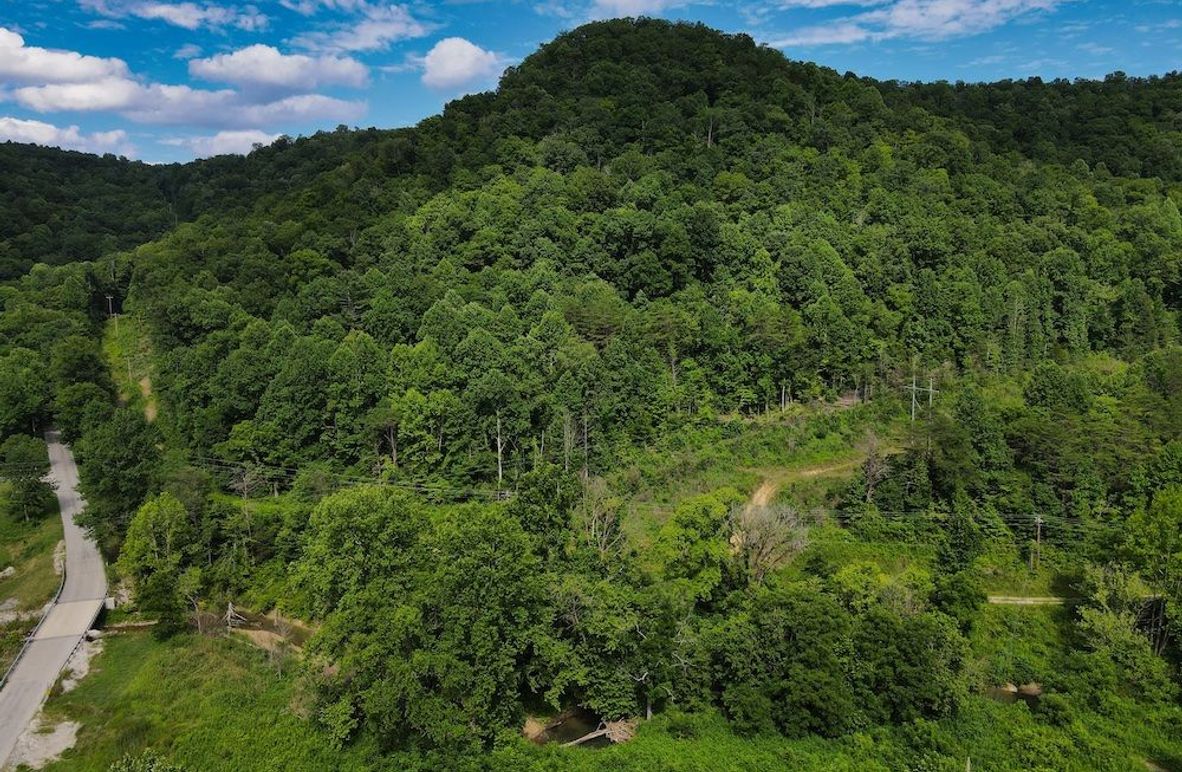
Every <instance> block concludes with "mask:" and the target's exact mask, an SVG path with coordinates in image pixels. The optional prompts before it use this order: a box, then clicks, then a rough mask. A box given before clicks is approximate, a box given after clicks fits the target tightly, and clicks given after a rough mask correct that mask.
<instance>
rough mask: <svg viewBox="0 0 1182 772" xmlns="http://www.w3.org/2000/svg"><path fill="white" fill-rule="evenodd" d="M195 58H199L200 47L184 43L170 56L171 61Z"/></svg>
mask: <svg viewBox="0 0 1182 772" xmlns="http://www.w3.org/2000/svg"><path fill="white" fill-rule="evenodd" d="M195 56H201V46H199V45H197V44H195V43H186V44H185V45H183V46H181V47H180V48H178V49H177V50H176V53H175V54H173V55H172V58H173V59H192V58H193V57H195Z"/></svg>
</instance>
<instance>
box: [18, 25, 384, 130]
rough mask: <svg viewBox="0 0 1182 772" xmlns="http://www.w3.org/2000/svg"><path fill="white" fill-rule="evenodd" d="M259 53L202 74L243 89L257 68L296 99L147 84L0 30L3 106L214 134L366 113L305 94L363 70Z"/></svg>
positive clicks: (215, 63)
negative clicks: (111, 115) (249, 69)
mask: <svg viewBox="0 0 1182 772" xmlns="http://www.w3.org/2000/svg"><path fill="white" fill-rule="evenodd" d="M256 48H258V49H264V50H263V51H261V52H260V51H257V50H256V51H254V52H253V54H249V55H248V56H247V57H245V58H242V57H239V58H235V56H236V55H235V54H231V55H229V56H227V57H224V58H221V59H219V58H218V57H213V58H211V59H205V60H202V62H203V63H204V65H203V66H204V67H206V68H208V73H207V74H210V75H216V76H217V77H218V78H220V79H223V80H226V81H231V82H232V81H239V82H242V83H247V81H249V80H250V77H249V75H248V74H247V73H245V71H244V69H243V68H244V66H245V65H250V64H253V65H254V66H256V67H257V68H258V72H257V73H256V77H254V79H253V81H252V82H253V83H254V84H263V85H268V86H272V87H284V88H288V89H290V90H291V91H295V92H297V93H295V94H293V95H289V96H285V97H284V98H282V99H279V98H276V97H277V96H278V95H277V94H276V93H274V90H273V89H272V90H270V91H268V90H266V89H262V90H259V89H253V90H252V89H246V90H244V91H238V90H234V89H218V90H211V89H197V88H192V87H190V86H185V85H168V84H163V83H150V82H144V81H142V80H140V79H138V78H136V77H134V76H133V75H132V73H131V72H130V71H129V70H128V67H127V65H126V64H125V63H124V62H123V61H122V60H120V59H101V58H98V57H93V56H84V55H82V54H78V53H75V52H72V51H49V50H47V49H43V48H36V47H30V46H26V45H25V42H24V39H23V38H22V37H21V36H20V35H18V34H17V33H15V32H12V31H11V30H8V29H4V28H0V83H3V84H4V86H5V87H4V88H0V101H15V102H17V103H19V104H20V105H22V106H24V107H27V108H29V109H31V110H35V111H37V112H40V113H50V112H59V111H67V110H68V111H73V112H115V113H119V114H120V115H123V116H125V117H127V118H129V119H131V120H133V121H138V122H141V123H157V124H168V125H186V124H187V125H192V126H209V127H212V128H218V129H261V128H264V127H269V126H274V125H277V124H283V123H285V122H294V121H298V122H312V121H337V122H343V121H355V120H357V119H358V118H360V117H361V116H362V115H364V114H365V111H366V108H367V105H366V104H365V102H362V101H347V100H343V99H335V98H333V97H329V96H325V95H323V94H315V93H303V92H305V91H307V90H308V88H307V87H310V86H312V85H315V84H317V83H357V84H359V83H361V82H363V80H364V77H365V68H364V66H362V65H361V64H359V63H357V62H355V61H353V60H351V59H341V58H337V57H320V58H319V59H313V58H311V57H306V56H296V57H284V56H283V55H281V54H279V52H278V51H275V50H274V49H267V48H266V47H265V46H259V47H256ZM246 50H248V51H249V49H246ZM238 53H239V54H241V53H242V52H238ZM260 54H261V56H260ZM252 56H254V58H253V59H252V58H251V57H252ZM198 69H200V68H198ZM22 84H27V85H22ZM10 85H11V87H9V86H10ZM248 85H249V84H248Z"/></svg>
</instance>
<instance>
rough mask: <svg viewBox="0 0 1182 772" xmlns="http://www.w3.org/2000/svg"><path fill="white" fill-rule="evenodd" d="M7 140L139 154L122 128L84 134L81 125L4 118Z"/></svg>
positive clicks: (1, 126) (1, 127)
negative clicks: (79, 127) (56, 124)
mask: <svg viewBox="0 0 1182 772" xmlns="http://www.w3.org/2000/svg"><path fill="white" fill-rule="evenodd" d="M7 140H10V141H12V142H32V143H35V144H38V145H50V146H52V147H62V148H66V149H67V150H82V151H84V152H87V153H117V154H119V155H125V156H129V157H130V156H134V155H135V147H133V146H132V145H131V143H130V142H128V140H127V132H125V131H123V130H121V129H116V130H114V131H96V132H93V133H91V134H83V133H82V132H81V131H80V130H79V129H78V127H77V126H67V127H65V128H60V127H58V126H54V125H53V124H52V123H44V122H42V121H26V120H22V119H20V118H8V117H0V141H7Z"/></svg>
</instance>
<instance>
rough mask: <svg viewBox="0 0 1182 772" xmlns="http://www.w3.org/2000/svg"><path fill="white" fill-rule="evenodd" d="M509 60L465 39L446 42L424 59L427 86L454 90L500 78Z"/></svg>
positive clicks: (424, 79) (442, 42)
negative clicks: (501, 71)
mask: <svg viewBox="0 0 1182 772" xmlns="http://www.w3.org/2000/svg"><path fill="white" fill-rule="evenodd" d="M504 64H505V60H504V59H503V58H502V57H500V56H498V55H497V54H495V53H493V52H492V51H486V50H484V49H483V48H481V47H480V46H478V45H476V44H475V43H472V42H470V41H468V40H465V39H464V38H444V39H443V40H440V41H439V42H438V43H436V44H435V46H434V47H433V48H432V49H431V50H430V51H428V52H427V55H426V56H424V57H423V58H422V68H423V83H424V84H426V85H427V86H429V87H431V88H438V89H450V88H455V87H457V86H462V85H465V84H468V83H472V82H474V81H478V80H486V79H490V78H492V77H493V76H495V75H497V74H498V71H499V70H500V69H501V68H502V67H503V66H504Z"/></svg>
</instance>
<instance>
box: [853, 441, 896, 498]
mask: <svg viewBox="0 0 1182 772" xmlns="http://www.w3.org/2000/svg"><path fill="white" fill-rule="evenodd" d="M858 450H859V451H860V452H861V453H862V455H863V456H864V457H865V460H864V461H862V477H863V479H864V480H865V481H866V503H867V504H869V503H870V502H871V501H873V500H874V489H875V488H876V487H878V484H879V483H880V482H882V481H883V480H884V479H886V476H887V473H888V472H889V471H890V465H889V464H888V463H887V456H886V452H885V449H884V448H883V445H882V441H881V440H880V439H879V438H878V435H877V434H876V433H875V432H874V430H873V429H870V430H868V431H867V432H866V436H865V437H863V438H862V441H861V442H860V443H858Z"/></svg>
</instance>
